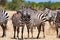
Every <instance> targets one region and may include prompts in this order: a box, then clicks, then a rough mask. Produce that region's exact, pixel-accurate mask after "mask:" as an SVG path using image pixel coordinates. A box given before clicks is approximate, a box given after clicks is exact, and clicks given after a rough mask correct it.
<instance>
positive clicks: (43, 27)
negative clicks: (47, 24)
mask: <svg viewBox="0 0 60 40" xmlns="http://www.w3.org/2000/svg"><path fill="white" fill-rule="evenodd" d="M42 28H43V37H44V38H45V33H44V24H43V25H42Z"/></svg>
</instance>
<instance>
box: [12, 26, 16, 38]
mask: <svg viewBox="0 0 60 40" xmlns="http://www.w3.org/2000/svg"><path fill="white" fill-rule="evenodd" d="M13 28H14V39H15V34H16V26H13Z"/></svg>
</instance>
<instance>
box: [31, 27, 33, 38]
mask: <svg viewBox="0 0 60 40" xmlns="http://www.w3.org/2000/svg"><path fill="white" fill-rule="evenodd" d="M31 34H32V38H33V27H31Z"/></svg>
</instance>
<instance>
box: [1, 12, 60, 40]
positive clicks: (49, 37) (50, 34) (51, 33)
mask: <svg viewBox="0 0 60 40" xmlns="http://www.w3.org/2000/svg"><path fill="white" fill-rule="evenodd" d="M14 12H15V11H8V13H9V14H8V15H9V20H8V23H7V30H6V37H4V38H2V37H0V40H18V39H13V25H12V21H11V17H12V15H13V13H14ZM37 33H38V31H37V29H34V32H33V37H34V39H30V38H31V33H30V36H29V39H26V38H27V37H28V35H27V29H26V26H25V28H24V40H60V38H57V37H56V31H55V28H54V29H51V28H50V25H49V24H48V22H46V25H45V38H43V32H42V31H41V33H40V35H39V36H40V37H39V39H35V38H36V36H37ZM1 35H2V28H1V27H0V36H1ZM19 38H21V28H20V33H19Z"/></svg>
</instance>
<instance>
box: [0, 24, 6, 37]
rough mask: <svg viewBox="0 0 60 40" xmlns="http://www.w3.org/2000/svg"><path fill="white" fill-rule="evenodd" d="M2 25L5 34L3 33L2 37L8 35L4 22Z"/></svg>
mask: <svg viewBox="0 0 60 40" xmlns="http://www.w3.org/2000/svg"><path fill="white" fill-rule="evenodd" d="M1 27H2V29H3V35H2V37H4V36H6V34H5V29H6V26H4V25H3V24H2V25H1Z"/></svg>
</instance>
